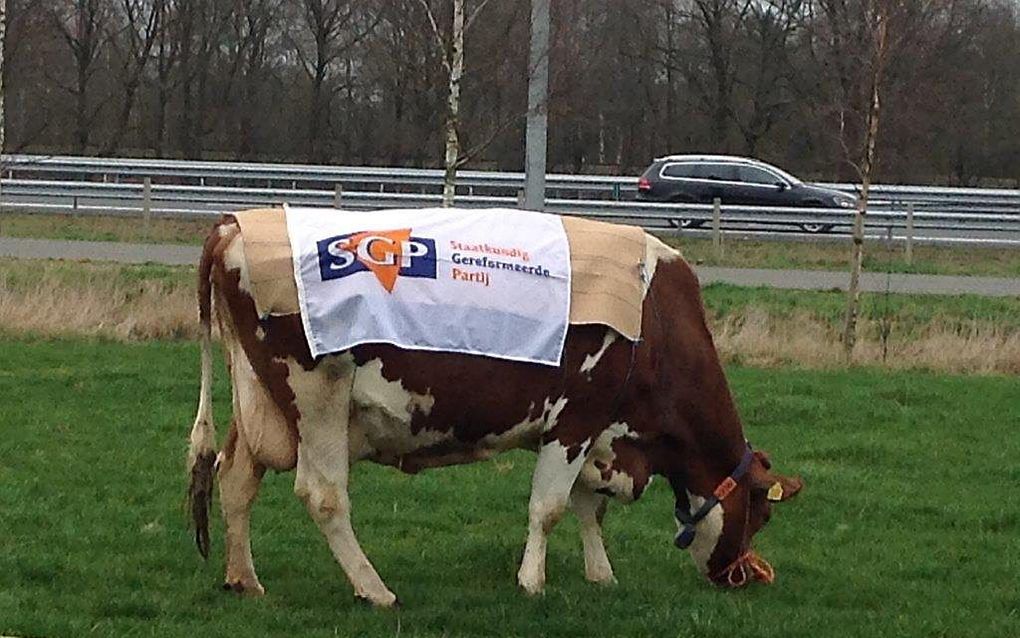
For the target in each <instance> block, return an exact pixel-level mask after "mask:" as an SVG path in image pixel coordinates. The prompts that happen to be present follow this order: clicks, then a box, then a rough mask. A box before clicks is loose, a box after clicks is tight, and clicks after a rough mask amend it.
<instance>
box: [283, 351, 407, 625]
mask: <svg viewBox="0 0 1020 638" xmlns="http://www.w3.org/2000/svg"><path fill="white" fill-rule="evenodd" d="M322 367H323V368H326V369H325V370H324V371H322V372H321V373H320V371H318V370H316V371H312V372H307V371H304V370H302V369H301V368H300V367H299V366H291V374H290V377H289V379H290V382H291V384H292V387H295V389H296V390H297V392H296V395H297V397H298V398H297V407H298V410H300V412H301V420H300V426H299V429H300V432H301V441H300V442H299V443H298V454H297V477H296V478H295V481H294V493H295V494H297V495H298V497H300V498H301V500H302V501H304V503H305V506H306V507H307V508H308V512H309V514H311V516H312V519H314V520H315V522H316V524H318V526H319V529H320V530H321V531H322V534H323V535H324V536H325V537H326V542H327V543H329V548H330V549H331V550H332V552H333V556H335V557H336V560H337V562H339V563H340V566H341V567H342V568H343V570H344V572H345V573H346V574H347V578H348V580H350V582H351V585H352V586H353V587H354V594H355V595H356V596H357V597H359V598H362V599H365V600H367V601H369V602H371V603H372V604H373V605H376V606H379V607H390V606H393V605H394V604H395V603H396V602H397V597H396V596H395V595H394V594H393V592H391V591H390V590H389V589H388V588H387V587H386V585H385V584H384V583H383V581H382V579H381V578H380V577H379V574H378V573H377V572H376V571H375V567H373V566H372V563H370V562H369V561H368V557H367V556H365V552H364V551H362V549H361V545H360V544H358V539H357V538H356V537H355V535H354V528H353V527H352V525H351V498H350V495H349V493H348V490H347V487H348V479H349V475H350V453H349V450H350V443H349V439H348V425H349V421H350V396H351V394H350V391H351V383H352V379H353V368H349V369H348V368H345V367H343V366H334V367H333V368H330V367H328V364H327V365H326V366H322Z"/></svg>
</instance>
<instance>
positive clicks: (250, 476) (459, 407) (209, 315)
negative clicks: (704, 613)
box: [188, 215, 803, 607]
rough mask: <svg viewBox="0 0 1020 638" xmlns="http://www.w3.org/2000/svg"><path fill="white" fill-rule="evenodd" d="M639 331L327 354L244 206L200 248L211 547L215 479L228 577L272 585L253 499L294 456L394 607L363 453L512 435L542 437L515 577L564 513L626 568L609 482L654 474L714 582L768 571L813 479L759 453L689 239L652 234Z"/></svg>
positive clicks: (479, 453) (460, 458) (203, 500)
mask: <svg viewBox="0 0 1020 638" xmlns="http://www.w3.org/2000/svg"><path fill="white" fill-rule="evenodd" d="M645 240H646V241H645V259H644V278H643V284H642V287H643V295H644V296H643V301H642V304H643V306H642V319H641V338H640V339H639V340H637V341H632V340H629V339H625V338H623V337H621V336H620V335H619V334H618V333H616V332H615V331H614V330H613V329H612V328H608V327H606V326H601V325H571V326H570V327H569V330H568V333H567V337H566V341H565V344H564V350H563V356H562V360H561V363H560V365H559V366H558V367H554V366H544V365H537V364H533V363H526V362H516V361H509V360H501V359H495V358H489V357H484V356H477V355H465V354H459V353H448V352H432V351H421V350H404V349H400V348H398V347H395V346H392V345H387V344H367V345H359V346H356V347H353V348H351V349H350V350H348V351H344V352H337V353H333V354H329V355H326V356H321V357H312V356H311V354H310V351H309V348H308V344H307V341H306V338H305V333H304V328H303V324H302V318H301V316H300V314H299V313H295V314H288V315H282V316H279V315H269V316H260V315H259V313H258V312H257V311H256V305H255V301H254V298H253V289H252V285H251V280H250V276H249V271H248V264H247V262H246V256H245V248H244V243H243V241H242V238H241V236H240V229H239V226H238V224H237V222H236V218H234V217H233V216H230V215H226V216H224V217H223V218H222V219H221V220H220V221H218V222H217V223H216V225H215V226H214V228H213V230H212V231H211V233H210V234H209V236H208V238H207V239H206V241H205V244H204V246H203V250H202V256H201V261H200V263H199V269H198V270H199V281H198V283H199V287H198V304H199V319H200V323H201V389H200V394H199V404H198V414H197V416H196V419H195V422H194V425H193V427H192V430H191V436H190V447H189V453H188V467H189V472H190V476H191V480H190V487H189V498H190V502H191V503H190V509H191V514H192V517H193V519H194V525H195V538H196V542H197V544H198V548H199V551H200V552H201V554H202V555H203V556H204V557H206V558H208V553H209V532H208V516H209V509H210V502H211V496H212V489H213V488H212V485H213V478H214V475H215V477H216V478H218V482H219V493H220V504H221V510H222V515H223V518H224V521H225V528H226V542H225V545H226V578H225V581H224V588H225V589H229V590H234V591H237V592H243V593H245V594H252V595H261V594H264V592H265V590H264V588H263V587H262V584H261V583H260V582H259V579H258V577H257V576H256V573H255V568H254V565H253V562H252V554H251V545H250V540H249V514H250V511H251V507H252V503H253V502H254V500H255V498H256V496H257V493H258V490H259V484H260V481H261V479H262V476H263V474H264V473H265V471H266V470H267V469H274V470H278V471H288V470H292V469H296V478H295V482H294V492H295V493H296V495H297V496H298V497H299V498H300V499H301V500H302V501H303V502H304V504H305V506H306V508H307V510H308V512H309V514H310V515H311V518H312V519H313V520H314V521H315V523H316V524H317V525H318V527H319V529H320V530H321V532H322V534H323V535H324V536H325V538H326V540H327V542H328V545H329V547H330V549H331V550H332V553H333V554H334V556H335V558H336V560H337V561H338V562H339V563H340V565H341V567H342V568H343V570H344V572H345V573H346V575H347V578H348V579H349V580H350V583H351V585H352V586H353V589H354V593H355V595H356V596H357V597H359V598H361V599H365V600H367V601H369V602H371V603H372V604H374V605H377V606H379V607H390V606H393V605H395V604H397V597H396V596H395V595H394V594H393V592H392V591H390V589H389V588H388V587H387V586H386V585H385V583H384V582H383V580H382V579H381V578H380V576H379V574H378V573H377V572H376V570H375V568H374V567H373V566H372V563H371V562H369V560H368V558H367V557H366V556H365V554H364V552H363V551H362V549H361V547H360V545H359V544H358V540H357V538H356V537H355V533H354V530H353V528H352V525H351V501H350V497H349V495H348V484H349V476H350V474H349V469H350V465H351V463H353V462H355V461H360V460H369V461H374V462H376V463H381V464H385V465H389V466H392V467H395V468H398V469H399V470H402V471H404V472H408V473H415V472H419V471H421V470H423V469H426V468H434V467H439V466H447V465H453V464H460V463H471V462H474V461H479V460H483V459H488V458H490V457H492V456H493V455H495V454H497V453H499V452H503V451H506V450H510V449H528V450H533V451H535V452H537V461H536V464H535V469H534V474H533V477H532V485H531V497H530V501H529V504H528V525H527V542H526V546H525V549H524V556H523V560H522V561H521V565H520V569H519V571H518V573H517V580H518V583H519V584H520V586H521V587H522V588H523V589H524V591H525V592H527V593H528V594H539V593H541V592H542V591H543V588H544V586H545V558H546V542H547V537H548V535H549V534H550V532H551V531H552V529H553V527H554V526H555V525H556V523H557V521H559V520H560V518H561V517H562V516H563V514H564V513H565V511H566V510H567V509H569V510H571V511H572V512H573V513H574V514H575V515H576V516H577V518H578V519H579V521H580V528H581V541H582V544H583V548H584V570H585V576H586V578H587V579H588V580H589V581H592V582H594V583H602V584H608V583H613V582H615V578H614V575H613V569H612V567H611V565H610V562H609V559H608V557H607V555H606V550H605V547H604V545H603V540H602V529H601V523H602V520H603V516H604V514H605V511H606V505H607V501H608V499H610V498H614V499H618V500H621V501H623V502H633V501H635V500H637V499H638V498H640V496H641V495H642V493H643V492H644V491H645V490H646V489H647V488H648V485H649V483H650V482H651V481H652V479H653V477H655V476H659V477H662V478H663V479H664V480H665V481H667V482H668V484H669V486H670V488H671V489H672V490H673V493H674V495H675V503H676V506H675V510H674V516H675V518H676V522H677V527H678V531H677V533H676V534H675V537H674V542H675V543H676V545H677V546H678V547H683V548H687V549H688V550H689V552H690V555H691V556H692V557H693V559H694V563H695V565H696V566H697V568H698V570H699V571H700V572H701V573H702V574H703V575H705V576H706V577H707V578H708V579H709V580H710V581H712V582H714V583H716V584H719V585H723V586H728V587H739V586H742V585H745V584H746V583H749V582H752V581H765V582H771V581H772V578H773V572H772V568H771V566H770V565H769V564H768V563H767V562H766V561H765V560H764V559H762V558H761V557H759V556H758V555H757V554H756V553H755V552H754V551H752V550H751V538H752V536H753V535H754V534H755V533H756V532H758V530H759V529H761V528H762V526H763V525H764V524H765V523H766V522H767V521H768V520H769V517H770V514H771V511H770V510H771V504H772V502H775V501H780V500H787V499H789V498H791V497H792V496H794V495H795V494H797V492H799V491H800V489H801V487H802V485H803V483H802V481H801V480H800V479H799V478H788V477H785V476H780V475H778V474H774V473H773V472H772V471H771V464H770V461H769V458H768V456H767V455H766V454H765V453H763V452H761V451H752V449H751V447H750V445H749V444H748V442H747V441H746V439H745V436H744V432H743V428H742V425H741V421H740V418H739V416H738V414H737V410H736V408H735V406H734V402H733V399H732V396H731V394H730V390H729V387H728V385H727V381H726V378H725V375H724V373H723V369H722V366H721V364H720V361H719V357H718V355H717V353H716V350H715V346H714V344H713V341H712V336H711V334H710V333H709V330H708V327H707V324H706V317H705V311H704V307H703V304H702V300H701V294H700V288H699V285H698V280H697V278H696V276H695V274H694V272H693V271H692V269H691V268H690V266H689V265H688V264H687V262H686V261H685V260H684V259H683V258H682V257H681V255H680V254H679V252H677V251H676V250H674V249H672V248H670V247H668V246H666V245H665V244H664V243H662V242H661V241H659V240H658V239H657V238H655V237H654V236H651V235H647V236H646V237H645ZM214 319H215V320H216V321H218V326H219V331H220V334H221V337H222V347H223V350H224V353H225V359H226V361H227V366H228V369H229V375H230V380H231V385H232V400H233V418H232V421H231V423H230V428H229V432H228V434H227V437H226V439H225V442H224V444H223V447H222V449H221V450H220V451H219V452H218V453H217V452H216V447H215V437H216V434H215V429H214V426H213V418H212V404H211V383H212V372H213V364H212V325H213V321H214Z"/></svg>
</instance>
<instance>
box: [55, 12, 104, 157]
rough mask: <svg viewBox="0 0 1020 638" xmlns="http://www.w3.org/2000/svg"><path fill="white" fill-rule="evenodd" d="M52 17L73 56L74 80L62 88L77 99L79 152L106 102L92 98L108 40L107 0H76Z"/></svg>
mask: <svg viewBox="0 0 1020 638" xmlns="http://www.w3.org/2000/svg"><path fill="white" fill-rule="evenodd" d="M50 16H51V17H52V19H53V22H54V24H55V25H56V27H57V29H58V30H59V32H60V34H61V36H63V38H64V41H65V42H66V43H67V46H68V48H69V49H70V50H71V55H72V57H73V58H74V75H75V78H74V82H73V84H72V85H71V86H64V87H63V88H64V89H65V90H66V91H67V92H68V93H70V94H71V95H72V97H73V98H74V104H75V107H74V113H75V117H74V121H75V129H74V139H75V148H76V150H77V151H78V152H79V153H82V152H84V151H85V149H86V148H88V146H89V138H90V132H91V130H92V124H93V122H94V121H95V118H96V115H97V114H98V112H99V110H100V108H101V107H102V104H103V102H104V101H105V100H104V101H100V103H99V104H98V105H94V104H92V103H91V101H90V94H91V92H90V90H89V89H90V86H91V83H92V78H93V76H94V75H95V72H96V69H97V65H96V62H97V60H98V59H99V54H100V52H101V51H102V48H103V46H104V45H105V43H106V39H107V33H106V32H105V30H104V29H103V25H104V24H106V22H107V20H108V16H109V12H108V10H107V6H106V3H105V2H104V0H73V3H72V5H71V6H70V7H68V6H67V5H66V4H64V3H60V4H58V5H57V6H56V7H54V8H52V9H51V12H50Z"/></svg>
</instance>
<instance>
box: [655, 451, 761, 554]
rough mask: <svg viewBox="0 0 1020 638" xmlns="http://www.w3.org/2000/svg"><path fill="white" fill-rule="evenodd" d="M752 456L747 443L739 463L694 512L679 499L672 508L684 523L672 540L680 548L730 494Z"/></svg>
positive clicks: (684, 547) (745, 472) (688, 545)
mask: <svg viewBox="0 0 1020 638" xmlns="http://www.w3.org/2000/svg"><path fill="white" fill-rule="evenodd" d="M752 458H754V454H753V452H752V451H751V444H750V443H748V444H747V449H746V450H744V456H743V457H742V458H741V459H740V463H739V464H738V465H737V468H736V469H735V470H733V471H732V472H730V475H729V476H727V477H726V478H724V479H723V480H722V483H719V485H718V486H716V488H715V489H714V490H713V491H712V495H711V496H709V497H708V498H707V499H705V502H704V503H702V505H701V507H699V508H698V511H697V512H694V514H691V513H690V510H689V509H687V508H686V507H683V506H682V505H681V504H680V503H679V501H678V502H677V504H676V508H675V509H674V514H675V515H676V519H677V520H678V521H680V522H681V523H683V524H684V526H683V529H681V530H680V533H678V534H677V535H676V539H675V540H674V542H675V543H676V546H677V547H679V548H680V549H687V548H688V547H690V545H691V543H693V542H694V535H695V533H696V531H697V525H698V523H700V522H701V520H702V519H703V518H705V517H706V516H708V513H709V512H711V511H712V508H713V507H715V506H716V505H718V504H719V503H720V502H722V500H723V499H724V498H726V497H727V496H729V495H730V492H732V491H733V489H734V488H735V487H736V486H737V482H738V481H739V480H740V479H741V478H743V477H744V475H745V474H747V470H748V469H749V468H750V467H751V459H752Z"/></svg>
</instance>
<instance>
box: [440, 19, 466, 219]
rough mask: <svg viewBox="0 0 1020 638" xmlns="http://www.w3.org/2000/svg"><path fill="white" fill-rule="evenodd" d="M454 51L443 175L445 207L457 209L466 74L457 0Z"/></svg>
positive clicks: (461, 27)
mask: <svg viewBox="0 0 1020 638" xmlns="http://www.w3.org/2000/svg"><path fill="white" fill-rule="evenodd" d="M451 49H452V50H451V52H450V57H451V60H450V94H449V96H448V98H447V103H446V104H447V113H446V160H445V167H446V172H445V174H444V175H443V206H444V207H450V206H453V198H454V195H455V194H456V188H457V159H458V158H459V157H460V138H459V137H458V135H457V127H458V125H459V120H460V79H461V76H462V75H464V0H453V46H452V47H451Z"/></svg>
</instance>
